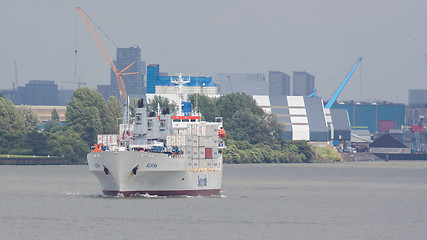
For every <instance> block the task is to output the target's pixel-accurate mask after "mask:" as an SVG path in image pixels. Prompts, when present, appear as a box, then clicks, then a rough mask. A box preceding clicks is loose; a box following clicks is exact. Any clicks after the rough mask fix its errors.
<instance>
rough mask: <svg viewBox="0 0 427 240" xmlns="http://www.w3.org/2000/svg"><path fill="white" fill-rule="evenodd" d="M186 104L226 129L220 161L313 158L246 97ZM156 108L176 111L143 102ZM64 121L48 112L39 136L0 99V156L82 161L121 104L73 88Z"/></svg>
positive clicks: (26, 114) (113, 130)
mask: <svg viewBox="0 0 427 240" xmlns="http://www.w3.org/2000/svg"><path fill="white" fill-rule="evenodd" d="M190 101H191V102H192V106H193V109H194V110H195V111H198V112H200V113H201V115H202V118H203V120H206V121H215V117H218V116H220V117H222V119H223V125H224V128H225V129H226V131H227V137H226V139H225V141H226V144H227V148H226V149H225V151H224V162H226V163H261V162H267V163H282V162H310V161H312V159H313V158H314V157H315V155H316V152H315V151H314V149H313V148H312V147H311V146H310V145H309V144H308V143H307V142H306V141H285V140H283V139H282V137H281V136H282V135H283V133H284V127H283V125H282V123H280V122H279V121H278V120H277V118H276V116H275V115H274V114H269V113H266V112H265V111H263V110H262V109H261V108H260V107H259V106H257V104H256V102H255V100H253V99H252V98H251V97H250V96H248V95H245V94H242V93H233V94H227V95H223V96H221V97H218V98H209V97H207V96H205V95H200V94H193V95H191V96H190ZM133 105H134V104H131V106H130V107H131V109H134V107H132V106H133ZM158 105H160V107H161V108H166V107H168V108H170V109H171V110H172V111H173V110H175V109H176V107H177V106H176V104H175V103H173V102H172V103H171V102H169V101H168V99H167V98H162V97H156V98H155V99H154V100H153V101H151V102H150V103H149V104H148V111H156V110H157V106H158ZM65 117H66V122H67V123H66V125H62V123H61V122H60V121H59V116H58V113H57V112H56V110H53V111H52V116H51V119H50V120H49V121H48V122H46V124H45V126H44V130H43V131H42V132H40V131H39V127H40V126H39V123H38V120H37V116H36V115H35V114H34V113H33V112H31V109H28V108H23V109H18V108H16V107H15V106H14V105H13V104H12V102H11V101H10V100H8V99H5V98H3V97H2V96H0V153H7V154H24V155H33V154H34V155H51V156H63V157H67V158H70V159H72V160H73V161H74V162H82V163H84V162H86V154H87V153H88V152H89V150H90V146H92V145H93V144H94V143H95V142H96V140H97V139H96V138H97V135H98V134H118V132H119V128H118V125H119V123H120V121H121V117H122V113H121V103H120V101H119V100H118V99H117V98H116V97H110V98H109V99H108V101H104V99H103V98H102V95H101V94H100V93H98V92H97V91H95V90H91V89H89V88H87V87H86V88H79V89H77V90H76V91H74V93H73V96H72V99H71V102H70V103H69V104H68V106H67V111H66V114H65Z"/></svg>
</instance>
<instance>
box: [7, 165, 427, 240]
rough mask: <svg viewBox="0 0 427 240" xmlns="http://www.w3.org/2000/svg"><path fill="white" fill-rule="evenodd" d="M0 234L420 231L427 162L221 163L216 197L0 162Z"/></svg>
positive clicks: (426, 207)
mask: <svg viewBox="0 0 427 240" xmlns="http://www.w3.org/2000/svg"><path fill="white" fill-rule="evenodd" d="M0 199H1V200H0V239H2V240H7V239H36V240H38V239H40V240H41V239H200V240H204V239H316V240H318V239H328V240H334V239H337V240H338V239H339V240H342V239H388V240H389V239H417V240H418V239H425V238H426V236H427V227H426V226H427V162H424V161H423V162H422V161H420V162H406V161H405V162H404V161H402V162H357V163H356V162H354V163H323V164H258V165H225V166H224V176H223V188H222V195H221V196H216V197H150V196H146V197H133V198H121V197H104V196H102V195H101V189H100V187H99V185H98V183H97V180H96V178H95V177H94V176H92V175H91V173H90V172H89V171H88V169H87V166H0Z"/></svg>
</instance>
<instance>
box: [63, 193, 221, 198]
mask: <svg viewBox="0 0 427 240" xmlns="http://www.w3.org/2000/svg"><path fill="white" fill-rule="evenodd" d="M64 194H65V195H66V196H75V197H86V198H112V199H115V198H123V199H134V198H145V199H166V198H226V196H225V195H223V194H220V195H211V196H188V195H174V196H158V195H150V194H148V193H145V194H134V195H132V196H130V197H124V196H123V194H119V195H117V196H109V195H103V194H92V193H64Z"/></svg>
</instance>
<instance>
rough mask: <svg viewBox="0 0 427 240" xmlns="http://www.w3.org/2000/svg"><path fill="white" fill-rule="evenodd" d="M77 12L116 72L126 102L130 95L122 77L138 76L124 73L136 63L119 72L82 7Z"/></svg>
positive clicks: (121, 94)
mask: <svg viewBox="0 0 427 240" xmlns="http://www.w3.org/2000/svg"><path fill="white" fill-rule="evenodd" d="M77 11H78V12H79V14H80V16H81V17H82V19H83V22H84V24H85V25H86V27H87V29H88V30H89V33H90V35H92V38H93V40H94V41H95V43H96V45H97V46H98V48H99V50H101V53H102V55H103V56H104V58H105V60H107V62H108V64H110V67H111V69H112V70H113V71H114V73H115V74H116V76H117V82H118V86H119V93H120V99H121V100H122V101H126V99H127V97H128V94H127V91H126V86H125V82H124V81H123V78H122V76H123V75H129V74H138V72H132V73H124V71H126V70H127V69H129V68H130V67H131V66H132V65H133V64H134V63H135V62H133V63H131V64H130V65H129V66H127V67H125V68H124V69H123V70H121V71H119V70H118V69H117V67H116V65H115V64H114V62H113V60H112V58H111V56H110V54H109V53H108V51H107V49H106V48H105V46H104V44H103V43H102V41H101V39H100V38H99V36H98V34H97V33H96V31H95V29H94V28H93V26H92V24H91V23H90V21H89V19H88V17H87V15H86V14H85V13H84V12H83V10H82V9H81V8H80V7H77Z"/></svg>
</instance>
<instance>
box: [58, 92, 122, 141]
mask: <svg viewBox="0 0 427 240" xmlns="http://www.w3.org/2000/svg"><path fill="white" fill-rule="evenodd" d="M65 118H66V120H67V125H68V126H69V127H70V129H71V130H72V131H74V132H77V133H79V134H80V135H81V136H82V139H83V140H84V141H86V142H87V143H88V144H93V143H94V142H95V141H96V136H97V135H98V134H108V133H115V132H117V124H116V119H114V116H113V115H112V114H111V113H109V108H108V105H107V103H106V102H105V101H104V99H103V98H102V95H101V94H100V93H98V92H97V91H95V90H91V89H89V88H87V87H85V88H79V89H77V90H76V91H74V93H73V97H72V98H71V102H70V103H69V104H68V106H67V112H66V113H65Z"/></svg>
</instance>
